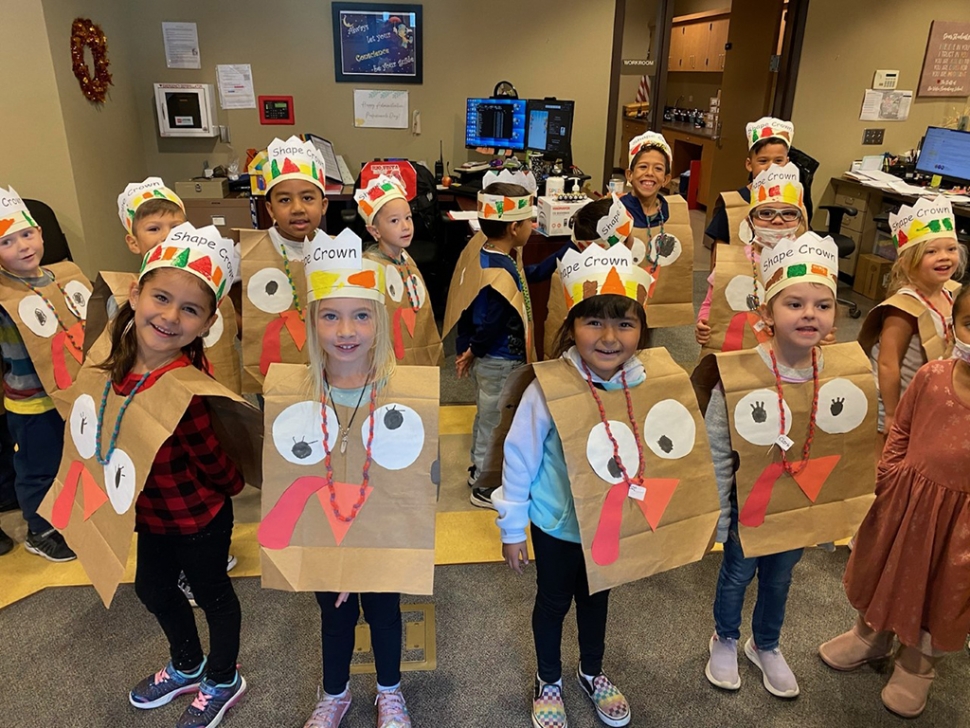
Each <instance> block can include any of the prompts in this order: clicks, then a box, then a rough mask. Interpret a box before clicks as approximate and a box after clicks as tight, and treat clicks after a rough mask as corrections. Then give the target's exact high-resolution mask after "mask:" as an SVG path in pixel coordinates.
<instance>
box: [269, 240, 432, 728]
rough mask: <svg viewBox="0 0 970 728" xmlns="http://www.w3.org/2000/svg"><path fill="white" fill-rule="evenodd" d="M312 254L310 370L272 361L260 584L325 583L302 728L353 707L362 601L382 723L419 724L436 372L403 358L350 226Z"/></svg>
mask: <svg viewBox="0 0 970 728" xmlns="http://www.w3.org/2000/svg"><path fill="white" fill-rule="evenodd" d="M303 260H304V270H305V271H306V284H307V298H308V301H309V304H308V310H307V346H308V349H309V351H308V353H309V357H310V366H309V369H308V368H307V367H305V366H298V365H292V364H289V365H285V364H274V365H273V366H272V367H271V368H270V371H269V374H268V375H267V378H266V389H265V396H266V422H267V426H266V430H267V433H269V432H272V441H273V444H274V445H275V448H270V447H267V450H266V460H265V462H264V473H265V476H264V481H263V519H262V522H261V523H260V526H259V530H258V538H259V542H260V545H261V546H262V559H263V566H264V568H263V585H264V586H268V587H274V588H280V589H287V590H290V591H315V592H316V598H317V602H318V604H319V605H320V614H321V623H322V627H321V636H322V643H323V644H322V647H323V692H322V694H321V695H319V697H320V701H319V703H318V704H317V706H316V708H315V709H314V710H313V713H312V715H311V716H310V718H309V720H308V721H307V723H306V726H305V728H337V726H338V725H339V724H340V722H341V720H342V718H343V716H344V715H345V714H346V712H347V711H348V709H349V708H350V704H351V694H350V663H351V657H352V654H353V651H354V636H355V628H356V626H357V620H358V617H359V615H360V611H361V608H363V612H364V618H365V620H366V621H367V623H368V624H369V625H370V634H371V646H372V649H373V653H374V661H375V664H376V667H377V712H378V718H377V726H378V728H410V725H411V720H410V718H409V716H408V710H407V705H406V704H405V701H404V696H403V694H402V692H401V648H402V633H401V629H402V625H401V609H400V597H401V595H400V592H402V591H403V592H408V593H411V594H430V593H431V592H432V585H433V579H434V522H435V497H436V486H435V484H434V483H433V482H432V474H431V473H432V465H433V462H434V461H435V459H436V458H437V450H438V376H439V375H438V369H437V367H397V368H396V367H395V361H394V353H393V351H392V348H391V338H390V335H389V333H388V317H387V311H386V308H385V306H384V277H383V271H384V267H383V266H381V265H380V264H379V263H376V262H374V261H372V260H367V259H364V258H363V257H362V255H361V241H360V238H359V237H357V236H356V235H355V234H354V233H353V231H351V230H350V229H346V230H344V231H343V232H342V233H341V234H340V235H338V236H337V237H336V238H335V239H334V240H330V239H329V238H322V237H319V238H317V239H316V240H315V241H314V242H311V243H308V244H307V252H306V255H305V256H304V259H303ZM308 393H309V394H310V398H309V399H308V398H307V394H308ZM321 432H322V434H323V436H322V438H321ZM267 439H268V438H267ZM321 461H322V463H321ZM314 495H315V496H316V497H313V498H311V496H314ZM310 500H312V501H314V502H313V503H309V501H310Z"/></svg>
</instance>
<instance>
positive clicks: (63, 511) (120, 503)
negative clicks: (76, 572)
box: [38, 362, 261, 606]
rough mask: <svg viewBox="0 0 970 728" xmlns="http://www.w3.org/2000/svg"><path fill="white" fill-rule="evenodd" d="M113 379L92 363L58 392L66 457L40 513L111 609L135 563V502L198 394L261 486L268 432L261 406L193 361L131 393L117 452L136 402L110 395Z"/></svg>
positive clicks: (227, 445) (225, 442) (234, 455)
mask: <svg viewBox="0 0 970 728" xmlns="http://www.w3.org/2000/svg"><path fill="white" fill-rule="evenodd" d="M109 377H110V375H109V373H108V372H106V371H103V370H101V369H98V368H96V367H95V366H94V362H88V363H87V365H86V366H84V367H83V368H82V369H81V371H80V372H79V373H78V377H77V382H76V383H75V384H74V386H73V387H71V389H69V390H68V391H66V392H59V393H58V394H57V395H56V396H55V399H57V400H59V406H61V405H63V406H64V408H65V410H66V413H67V416H66V419H67V423H66V426H65V434H64V454H63V457H62V458H61V466H60V469H59V470H58V472H57V478H56V479H55V481H54V484H53V486H52V487H51V489H50V491H48V493H47V496H46V497H45V498H44V501H43V503H41V506H40V509H39V511H38V512H39V513H41V514H42V515H43V516H44V518H46V519H47V520H49V521H50V522H51V524H52V525H53V526H54V527H55V528H57V529H58V530H59V531H61V532H62V533H63V534H64V538H65V539H66V540H67V542H68V544H69V545H70V546H71V548H72V549H74V551H75V552H76V553H77V555H78V558H79V559H80V560H81V565H82V566H83V567H84V570H85V571H86V572H87V575H88V577H89V578H90V579H91V582H92V583H93V584H94V588H95V589H96V590H97V592H98V594H99V595H100V596H101V599H102V600H103V601H104V603H105V606H110V604H111V600H112V598H113V597H114V593H115V590H116V589H117V588H118V584H120V583H121V580H122V578H123V576H124V573H125V566H126V565H127V563H128V552H129V550H130V548H131V537H132V534H133V533H134V529H135V501H136V500H137V498H138V494H139V493H141V491H142V489H143V488H144V486H145V481H146V479H147V478H148V474H149V473H150V472H151V469H152V465H153V463H154V461H155V456H156V455H157V454H158V450H159V448H160V447H161V446H162V444H163V443H164V442H165V441H166V440H167V439H168V438H169V437H170V436H171V435H172V433H173V432H174V431H175V428H176V427H177V426H178V423H179V421H180V420H181V419H182V416H183V415H184V414H185V410H186V408H187V407H188V406H189V402H190V401H191V400H192V397H193V396H198V397H206V398H207V404H208V406H209V413H210V415H211V417H212V425H213V429H214V430H215V433H216V436H217V437H218V438H219V442H220V445H221V446H222V447H223V449H225V451H226V453H227V455H229V457H230V458H231V459H232V460H233V462H235V463H236V465H237V466H238V467H239V468H240V470H241V471H242V472H243V475H244V476H245V477H246V479H247V481H248V482H249V483H251V484H254V485H258V483H259V480H258V477H259V467H258V465H259V463H258V459H257V454H258V445H257V444H256V443H258V442H259V438H260V435H261V427H260V422H259V419H258V410H256V409H255V408H254V407H252V406H251V405H249V404H247V403H246V402H245V401H244V400H243V399H242V398H241V397H239V395H237V394H235V393H234V392H231V391H229V390H228V389H226V388H225V387H223V386H222V385H221V384H219V383H218V382H217V381H215V380H214V379H212V377H210V376H208V375H207V374H205V373H203V372H201V371H199V370H198V369H196V368H195V367H193V366H186V367H181V368H179V369H173V370H171V371H169V372H166V373H165V374H163V375H162V376H161V377H160V378H159V379H158V381H156V382H155V383H154V384H153V385H152V386H151V387H149V388H147V389H145V390H143V391H140V392H138V393H137V394H136V395H135V396H134V397H131V398H130V404H129V405H128V407H127V408H126V409H125V411H124V416H123V418H122V420H121V423H120V426H119V427H118V430H117V432H118V434H117V441H116V443H115V450H114V451H113V452H112V453H111V454H110V455H109V448H110V443H111V441H112V437H113V434H112V433H113V432H114V430H115V427H116V425H117V423H118V416H119V412H120V410H121V407H122V404H123V403H124V402H125V401H126V400H128V398H127V397H125V396H123V395H119V394H116V393H115V392H114V388H113V387H107V395H105V391H106V386H107V384H108V382H109ZM102 402H103V404H102ZM102 407H103V419H102V426H101V428H100V442H99V441H98V435H99V428H98V417H99V412H100V411H101V409H102ZM254 450H255V452H254ZM99 457H100V458H107V460H108V464H107V465H105V466H102V465H101V464H100V463H99V460H98V458H99Z"/></svg>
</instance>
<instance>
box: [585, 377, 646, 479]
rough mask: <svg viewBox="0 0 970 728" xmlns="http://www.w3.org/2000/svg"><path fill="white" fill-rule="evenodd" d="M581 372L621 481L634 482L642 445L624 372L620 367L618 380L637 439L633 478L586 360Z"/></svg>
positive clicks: (638, 477) (641, 464) (641, 463)
mask: <svg viewBox="0 0 970 728" xmlns="http://www.w3.org/2000/svg"><path fill="white" fill-rule="evenodd" d="M582 364H583V374H585V375H586V383H587V384H588V385H589V392H590V394H592V395H593V399H594V400H595V401H596V406H597V408H598V409H599V413H600V422H602V423H603V427H605V428H606V436H607V437H608V438H609V439H610V443H611V444H612V445H613V462H614V463H616V467H617V469H618V470H619V471H620V473H621V474H622V475H623V482H624V483H626V484H627V485H630V484H632V483H634V482H635V481H637V480H639V479H640V475H641V474H642V473H643V445H642V444H641V443H640V429H639V428H638V427H637V420H636V417H635V416H634V414H633V399H632V398H631V397H630V387H629V386H627V383H626V372H625V371H623V370H622V369H621V370H620V381H621V382H623V394H624V396H625V397H626V414H627V417H629V418H630V427H631V428H632V429H633V437H634V438H636V441H637V458H638V462H637V474H636V476H635V477H634V478H631V477H630V474H629V473H628V472H627V469H626V466H624V465H623V461H622V460H621V459H620V444H619V443H618V442H617V441H616V438H615V437H614V436H613V430H612V429H610V421H609V419H607V417H606V408H605V407H604V406H603V400H601V399H600V396H599V394H597V393H596V385H595V384H593V375H592V373H591V372H590V371H589V367H588V366H586V362H585V361H583V362H582Z"/></svg>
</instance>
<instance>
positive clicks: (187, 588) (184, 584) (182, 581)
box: [179, 554, 239, 608]
mask: <svg viewBox="0 0 970 728" xmlns="http://www.w3.org/2000/svg"><path fill="white" fill-rule="evenodd" d="M237 563H239V562H238V561H236V557H235V556H233V555H232V554H229V561H228V563H227V564H226V571H227V572H229V571H232V569H233V567H234V566H235V565H236V564H237ZM179 589H181V590H182V593H183V594H184V595H185V598H186V599H188V600H189V604H190V605H192V606H193V607H195V608H198V606H199V605H198V604H196V603H195V595H194V594H193V593H192V585H191V584H189V580H188V579H186V578H185V572H184V571H182V572H179Z"/></svg>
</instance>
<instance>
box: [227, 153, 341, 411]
mask: <svg viewBox="0 0 970 728" xmlns="http://www.w3.org/2000/svg"><path fill="white" fill-rule="evenodd" d="M249 174H250V183H251V187H252V193H253V195H265V196H266V209H267V210H268V211H269V214H270V217H272V218H273V227H271V228H270V229H269V230H243V231H241V232H240V241H239V242H240V252H241V255H242V281H243V282H242V285H243V288H244V296H243V316H242V320H243V391H244V392H251V393H257V394H258V393H260V392H261V391H262V386H263V379H264V378H265V376H266V372H267V371H269V365H270V364H272V363H274V362H284V363H288V364H305V363H306V361H307V356H306V351H304V344H305V342H306V335H305V330H306V327H305V325H304V322H303V308H304V297H305V295H306V290H305V279H304V276H303V242H304V240H307V239H310V240H313V239H315V237H316V236H317V235H326V233H324V232H323V231H321V230H319V227H320V221H321V220H323V216H324V215H325V214H326V212H327V204H328V201H327V197H326V165H325V164H324V161H323V157H322V156H321V155H320V152H319V151H318V150H317V149H316V147H314V146H313V144H312V143H310V142H304V141H302V140H301V139H300V138H298V137H295V136H292V137H290V138H289V139H287V140H286V141H283V140H281V139H274V140H273V142H272V143H271V144H270V145H269V146H268V147H267V148H266V150H265V151H263V152H260V153H259V154H257V155H256V157H255V158H254V159H253V161H252V162H251V163H250V165H249Z"/></svg>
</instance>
